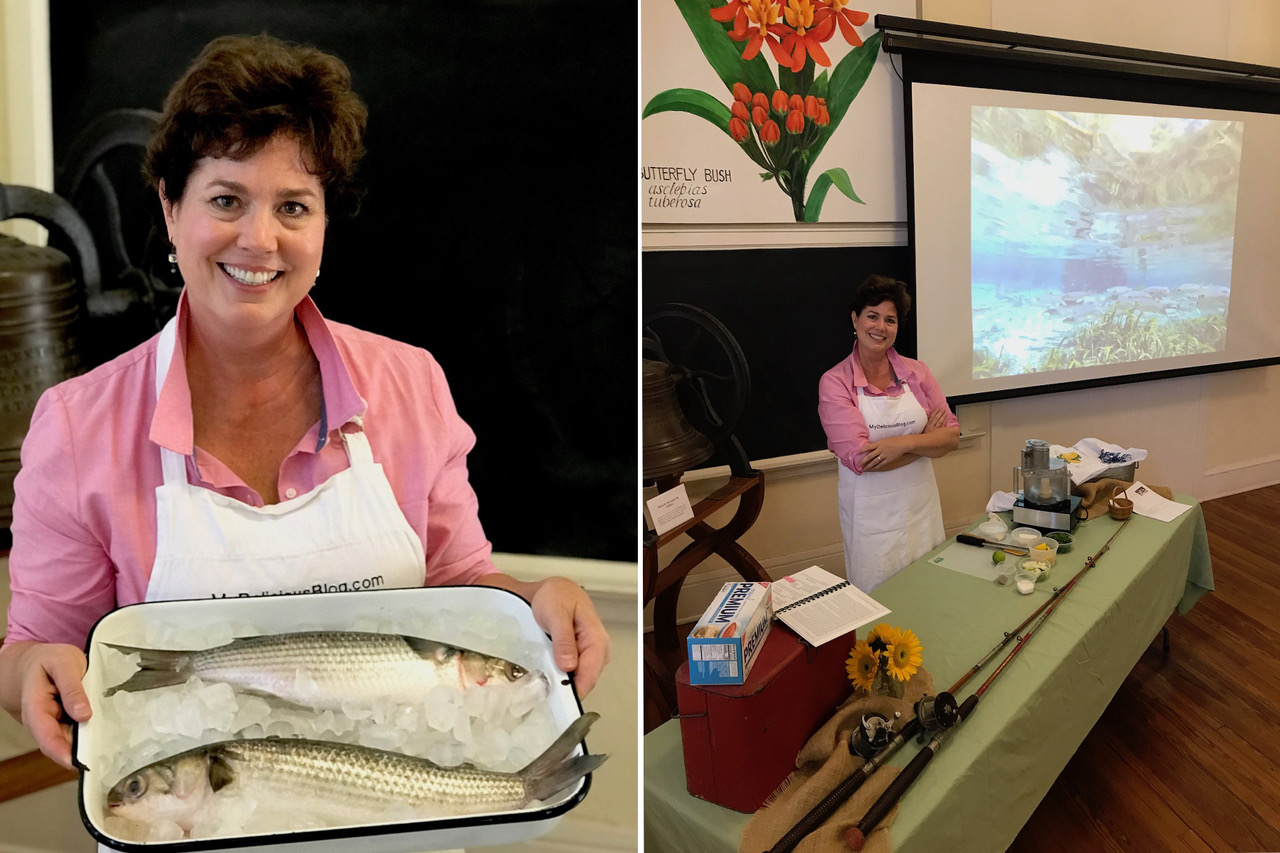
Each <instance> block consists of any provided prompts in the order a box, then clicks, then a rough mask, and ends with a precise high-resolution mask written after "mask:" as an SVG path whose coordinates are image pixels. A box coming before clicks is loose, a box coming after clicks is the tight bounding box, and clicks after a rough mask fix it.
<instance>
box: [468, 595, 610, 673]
mask: <svg viewBox="0 0 1280 853" xmlns="http://www.w3.org/2000/svg"><path fill="white" fill-rule="evenodd" d="M479 582H480V583H482V584H485V585H487V586H497V587H501V588H503V589H509V590H511V591H512V592H514V593H516V594H517V595H519V596H521V597H522V598H524V599H525V600H526V601H528V602H529V606H530V608H532V610H533V618H534V619H535V620H536V621H537V623H538V624H539V625H541V626H542V629H543V630H544V631H546V632H547V633H548V634H549V635H551V648H552V653H553V654H554V655H555V660H556V666H558V667H560V668H561V669H562V670H564V671H565V672H572V673H574V683H575V684H576V685H577V688H578V696H579V697H580V698H581V697H585V696H586V695H587V694H588V693H590V692H591V689H592V688H593V687H595V686H596V682H597V681H598V680H599V678H600V672H601V671H602V670H603V669H604V665H605V664H606V663H608V662H609V633H608V632H607V631H606V630H605V628H604V623H603V622H601V621H600V616H599V614H597V613H596V608H595V605H594V604H592V603H591V598H590V597H589V596H588V595H587V592H586V590H584V589H583V588H582V587H580V586H578V585H577V584H576V583H574V582H573V581H571V580H569V579H568V578H561V577H551V578H547V579H546V580H541V581H533V582H530V583H526V582H522V581H518V580H516V579H515V578H512V577H509V576H508V575H504V574H501V573H494V574H490V575H485V576H484V577H483V578H481V579H480V581H479Z"/></svg>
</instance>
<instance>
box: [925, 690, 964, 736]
mask: <svg viewBox="0 0 1280 853" xmlns="http://www.w3.org/2000/svg"><path fill="white" fill-rule="evenodd" d="M915 709H916V719H917V720H919V721H920V734H919V735H917V736H916V740H917V741H918V742H919V743H924V742H925V741H926V740H927V739H929V738H931V737H933V735H934V734H936V733H937V732H940V731H942V730H943V729H949V728H951V727H952V726H955V725H956V724H957V723H959V722H960V706H959V705H958V704H957V703H956V697H954V696H952V695H951V694H950V693H948V692H947V691H945V690H944V691H942V692H941V693H939V694H938V695H937V696H922V697H921V698H920V700H919V701H917V702H916V706H915Z"/></svg>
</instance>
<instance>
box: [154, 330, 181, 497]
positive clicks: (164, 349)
mask: <svg viewBox="0 0 1280 853" xmlns="http://www.w3.org/2000/svg"><path fill="white" fill-rule="evenodd" d="M177 345H178V318H177V317H176V316H175V317H170V318H169V322H167V323H165V324H164V328H163V329H161V330H160V342H159V344H158V345H157V346H156V400H157V401H159V399H160V389H161V388H163V387H164V378H165V377H166V376H168V375H169V364H170V362H172V361H173V348H174V347H175V346H177ZM160 465H161V468H162V469H163V471H164V482H165V484H166V485H169V486H174V485H183V486H185V485H186V484H187V460H186V459H185V458H184V457H183V456H182V454H180V453H174V452H173V451H172V450H170V449H168V448H167V447H162V448H160Z"/></svg>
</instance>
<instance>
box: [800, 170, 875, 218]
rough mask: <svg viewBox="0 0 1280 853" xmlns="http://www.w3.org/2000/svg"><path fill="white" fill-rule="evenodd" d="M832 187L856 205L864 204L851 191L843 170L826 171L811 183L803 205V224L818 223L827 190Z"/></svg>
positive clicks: (851, 183)
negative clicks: (811, 186) (806, 199)
mask: <svg viewBox="0 0 1280 853" xmlns="http://www.w3.org/2000/svg"><path fill="white" fill-rule="evenodd" d="M832 186H834V187H835V188H836V189H838V190H840V192H842V193H844V194H845V195H846V196H848V197H849V198H851V199H853V200H854V201H856V202H857V203H858V204H866V202H864V201H863V200H862V199H860V198H858V194H857V193H855V192H854V191H853V182H852V181H850V180H849V173H848V172H846V171H845V170H844V169H827V171H825V172H823V173H822V174H821V175H819V176H818V180H816V181H814V182H813V189H812V190H810V191H809V200H808V201H806V202H805V205H804V221H805V222H817V221H818V217H819V216H821V215H822V202H823V201H825V200H826V198H827V190H829V189H831V187H832Z"/></svg>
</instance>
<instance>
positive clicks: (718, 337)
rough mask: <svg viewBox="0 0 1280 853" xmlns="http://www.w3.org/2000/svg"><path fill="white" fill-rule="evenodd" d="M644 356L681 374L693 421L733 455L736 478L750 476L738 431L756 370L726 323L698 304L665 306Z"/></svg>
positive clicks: (647, 337)
mask: <svg viewBox="0 0 1280 853" xmlns="http://www.w3.org/2000/svg"><path fill="white" fill-rule="evenodd" d="M642 355H643V357H644V358H649V359H653V360H655V361H661V362H664V363H665V364H667V365H668V366H669V367H670V368H671V370H672V371H674V372H675V373H676V375H677V376H678V377H679V378H680V380H682V381H680V382H679V383H678V388H679V391H678V393H679V397H680V405H681V408H682V409H683V410H684V414H685V417H687V418H688V419H689V423H690V424H692V425H693V427H694V428H695V429H697V430H698V431H699V432H701V433H702V434H703V435H705V436H707V438H709V439H711V442H712V444H714V445H715V446H716V448H717V450H718V451H725V452H728V453H729V454H730V457H731V458H730V465H731V466H732V467H733V468H734V473H735V474H740V473H743V472H745V471H746V470H747V468H748V467H749V466H748V465H747V463H746V456H745V454H744V453H743V452H742V448H741V446H740V445H738V443H737V439H736V438H734V437H733V433H734V431H735V430H736V429H737V427H738V423H739V422H740V421H741V419H742V414H743V412H744V411H745V410H746V407H747V401H748V400H749V399H750V397H751V372H750V370H749V369H748V366H747V358H746V355H744V354H743V352H742V347H740V346H739V345H738V342H737V340H736V339H735V338H734V337H733V335H732V334H731V333H730V332H729V330H728V329H727V328H725V326H724V324H723V323H721V322H720V321H719V320H718V319H716V318H715V317H714V316H712V315H711V314H710V313H708V312H706V311H704V310H702V309H701V308H698V307H697V306H694V305H687V304H684V303H680V302H670V303H666V304H663V305H659V306H658V307H657V308H656V309H654V310H653V311H652V312H651V313H650V314H649V316H648V317H646V318H645V321H644V329H643V339H642Z"/></svg>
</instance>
